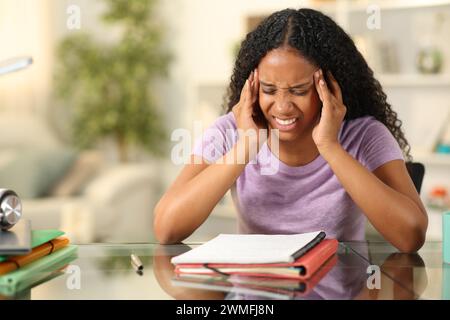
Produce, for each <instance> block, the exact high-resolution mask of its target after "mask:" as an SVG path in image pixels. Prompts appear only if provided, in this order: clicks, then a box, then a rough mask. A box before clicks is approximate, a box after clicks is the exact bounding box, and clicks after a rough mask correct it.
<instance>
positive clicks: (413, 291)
mask: <svg viewBox="0 0 450 320" xmlns="http://www.w3.org/2000/svg"><path fill="white" fill-rule="evenodd" d="M346 245H347V246H348V247H349V248H351V250H352V251H354V252H356V253H358V254H359V255H360V256H361V257H362V258H364V259H366V260H367V261H368V262H369V263H370V264H371V265H378V266H380V267H381V271H382V273H383V274H384V275H385V277H388V278H389V279H391V280H392V281H394V282H395V283H396V286H395V287H394V288H392V290H385V291H383V292H379V295H381V294H386V293H389V294H391V295H389V296H383V297H380V298H382V299H408V298H412V299H433V300H440V299H442V300H450V265H449V264H445V263H444V262H443V261H442V243H441V242H426V243H425V244H424V246H423V247H422V248H421V249H420V250H419V252H418V253H415V254H406V253H398V252H397V250H396V249H395V248H394V247H393V246H392V245H390V244H388V243H386V242H347V243H346ZM381 286H382V287H383V283H382V284H381Z"/></svg>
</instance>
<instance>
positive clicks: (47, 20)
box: [0, 0, 53, 116]
mask: <svg viewBox="0 0 450 320" xmlns="http://www.w3.org/2000/svg"><path fill="white" fill-rule="evenodd" d="M51 2H52V0H0V61H3V60H6V59H9V58H11V57H16V56H22V55H26V56H32V57H33V60H34V63H33V65H32V66H31V67H30V68H28V69H26V70H22V71H20V72H17V73H12V74H8V75H4V76H0V116H2V115H5V113H8V114H23V113H27V114H30V113H31V114H35V115H39V114H40V115H42V114H43V113H44V110H45V108H46V105H47V104H48V101H49V94H50V81H51V78H52V75H51V74H52V70H51V66H52V55H53V53H52V47H51V45H52V43H51V37H52V35H51V33H52V30H51V21H52V20H51V8H52V6H51Z"/></svg>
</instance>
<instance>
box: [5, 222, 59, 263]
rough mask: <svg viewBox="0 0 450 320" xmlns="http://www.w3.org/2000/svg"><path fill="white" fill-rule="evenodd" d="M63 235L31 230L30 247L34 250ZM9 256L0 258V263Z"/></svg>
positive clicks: (54, 232) (53, 231) (51, 231)
mask: <svg viewBox="0 0 450 320" xmlns="http://www.w3.org/2000/svg"><path fill="white" fill-rule="evenodd" d="M63 234H64V232H63V231H59V230H53V229H49V230H32V231H31V247H32V248H36V247H38V246H40V245H42V244H44V243H46V242H48V241H50V240H53V239H55V238H57V237H60V236H62V235H63ZM8 258H9V256H0V262H3V261H6V260H8Z"/></svg>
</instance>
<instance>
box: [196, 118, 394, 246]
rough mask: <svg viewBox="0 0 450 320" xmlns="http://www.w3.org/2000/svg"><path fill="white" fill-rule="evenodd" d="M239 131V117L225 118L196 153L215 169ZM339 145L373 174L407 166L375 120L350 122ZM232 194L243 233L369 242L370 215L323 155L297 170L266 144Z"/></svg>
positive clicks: (206, 135)
mask: <svg viewBox="0 0 450 320" xmlns="http://www.w3.org/2000/svg"><path fill="white" fill-rule="evenodd" d="M236 129H237V127H236V120H235V117H234V114H233V112H229V113H228V114H226V115H223V116H221V117H219V118H218V119H217V120H216V121H215V122H214V123H213V125H212V126H210V127H209V128H208V129H207V130H206V131H205V132H204V134H203V136H202V137H201V138H200V139H199V140H197V142H196V144H195V145H194V148H193V152H192V153H193V154H195V155H198V156H201V157H203V158H204V159H206V160H207V161H208V162H210V163H213V162H216V160H217V159H219V158H221V157H222V156H223V155H224V154H225V153H227V152H228V151H229V150H230V149H231V148H232V146H233V145H234V144H235V143H236V141H237V131H236ZM339 141H340V144H341V145H342V146H343V148H344V149H345V150H346V151H347V152H348V153H349V154H350V155H351V156H353V157H354V158H355V159H356V160H358V161H359V162H360V163H361V164H362V165H363V166H364V167H366V168H367V169H368V170H370V171H373V170H375V169H376V168H378V167H379V166H381V165H383V164H385V163H386V162H389V161H392V160H396V159H402V160H403V154H402V151H401V149H400V147H399V145H398V143H397V141H396V140H395V138H394V137H393V136H392V134H391V133H390V132H389V130H388V129H387V128H386V127H385V126H384V125H383V124H382V123H381V122H379V121H377V120H376V119H375V118H374V117H372V116H365V117H361V118H358V119H354V120H350V121H344V122H343V123H342V126H341V129H340V131H339ZM267 168H269V169H271V170H267ZM274 168H275V170H273V169H274ZM264 169H266V171H264ZM348 174H351V172H349V173H348ZM361 188H364V186H363V185H361ZM231 194H232V198H233V202H234V204H235V207H236V209H237V213H238V230H239V233H257V234H292V233H304V232H312V231H318V230H323V231H325V232H326V234H327V238H336V239H338V240H339V241H352V240H354V241H357V240H364V238H365V224H366V217H365V215H364V214H363V212H362V211H361V209H360V208H359V207H358V206H357V205H356V204H355V203H354V202H353V200H352V199H351V198H350V196H349V195H348V194H347V192H346V191H345V189H344V188H343V187H342V185H341V184H340V182H339V180H338V179H337V177H336V176H335V175H334V172H333V171H332V170H331V168H330V166H329V165H328V163H327V162H326V161H325V159H324V158H323V157H322V156H321V155H319V156H318V157H317V158H316V159H314V160H313V161H311V162H310V163H308V164H306V165H304V166H299V167H292V166H288V165H286V164H285V163H283V162H282V161H280V160H279V159H278V158H277V157H276V156H275V155H274V154H273V153H272V152H271V151H270V149H269V148H268V146H267V144H265V145H264V146H263V147H262V148H261V150H260V151H259V153H258V155H257V157H256V161H254V163H251V164H247V165H246V167H245V169H244V171H243V172H242V174H241V175H240V176H239V177H238V179H237V180H236V183H235V184H234V185H233V186H232V188H231Z"/></svg>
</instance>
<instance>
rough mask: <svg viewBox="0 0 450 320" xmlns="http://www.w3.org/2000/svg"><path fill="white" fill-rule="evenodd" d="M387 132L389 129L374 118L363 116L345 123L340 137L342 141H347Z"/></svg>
mask: <svg viewBox="0 0 450 320" xmlns="http://www.w3.org/2000/svg"><path fill="white" fill-rule="evenodd" d="M385 130H388V129H387V127H386V126H385V125H384V124H383V123H382V122H381V121H379V120H377V119H376V118H375V117H374V116H363V117H359V118H355V119H350V120H346V121H344V123H343V124H342V127H341V132H340V137H341V139H342V140H345V139H348V138H354V137H357V136H359V137H362V136H364V135H366V134H374V133H376V132H380V131H385Z"/></svg>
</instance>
